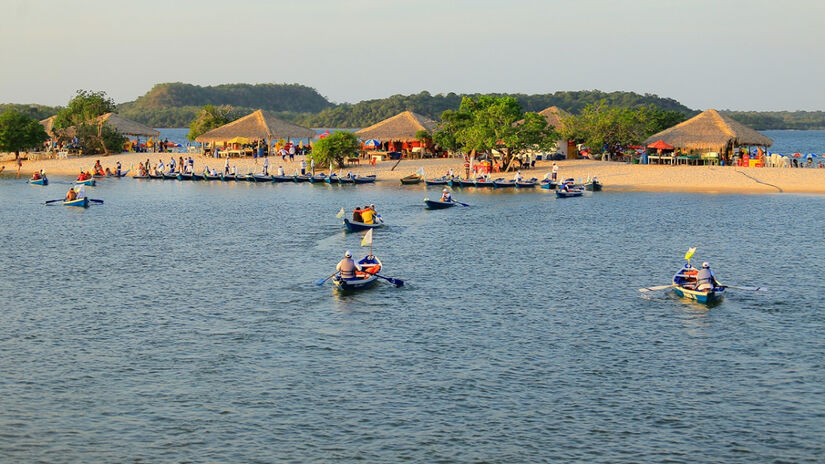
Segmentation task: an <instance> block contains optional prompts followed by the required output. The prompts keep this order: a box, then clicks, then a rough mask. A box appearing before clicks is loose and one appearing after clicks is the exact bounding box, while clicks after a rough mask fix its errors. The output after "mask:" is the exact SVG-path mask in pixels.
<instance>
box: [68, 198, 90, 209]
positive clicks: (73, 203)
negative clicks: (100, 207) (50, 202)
mask: <svg viewBox="0 0 825 464" xmlns="http://www.w3.org/2000/svg"><path fill="white" fill-rule="evenodd" d="M63 206H79V207H81V208H86V207H87V206H89V198H87V197H83V198H78V199H77V200H72V201H64V202H63Z"/></svg>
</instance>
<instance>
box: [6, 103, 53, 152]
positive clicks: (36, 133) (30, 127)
mask: <svg viewBox="0 0 825 464" xmlns="http://www.w3.org/2000/svg"><path fill="white" fill-rule="evenodd" d="M48 139H49V136H48V135H47V134H46V131H45V130H44V129H43V126H42V125H40V123H39V122H37V120H36V119H32V118H30V117H28V116H26V115H25V114H21V113H18V112H17V111H14V110H8V111H6V112H5V113H3V114H2V115H0V151H9V152H12V151H13V152H14V159H18V158H20V150H23V149H26V148H32V147H36V146H37V145H39V144H41V143H43V142H45V141H46V140H48Z"/></svg>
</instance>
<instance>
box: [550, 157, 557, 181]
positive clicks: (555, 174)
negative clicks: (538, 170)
mask: <svg viewBox="0 0 825 464" xmlns="http://www.w3.org/2000/svg"><path fill="white" fill-rule="evenodd" d="M551 172H552V173H553V174H552V176H551V177H550V180H552V181H553V182H555V181H556V180H557V179H558V177H559V166H558V165H557V164H556V162H555V161H554V162H553V170H552V171H551Z"/></svg>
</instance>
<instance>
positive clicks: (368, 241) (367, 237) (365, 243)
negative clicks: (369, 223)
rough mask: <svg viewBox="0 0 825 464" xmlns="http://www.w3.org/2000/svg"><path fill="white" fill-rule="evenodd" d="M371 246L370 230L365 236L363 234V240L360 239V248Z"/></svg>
mask: <svg viewBox="0 0 825 464" xmlns="http://www.w3.org/2000/svg"><path fill="white" fill-rule="evenodd" d="M371 245H372V229H370V230H368V231H367V233H366V234H364V238H362V239H361V246H362V247H364V246H371Z"/></svg>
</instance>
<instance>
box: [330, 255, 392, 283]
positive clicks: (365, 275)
mask: <svg viewBox="0 0 825 464" xmlns="http://www.w3.org/2000/svg"><path fill="white" fill-rule="evenodd" d="M358 266H360V267H361V270H360V271H356V272H355V278H352V279H342V278H341V275H340V274H337V275H336V276H335V277H333V278H332V283H333V284H335V288H337V289H338V290H341V291H357V290H363V289H365V288H369V287H371V286H372V285H373V284H375V282H376V281H377V280H378V277H377V276H376V275H375V274H378V273H379V272H381V267H382V265H381V260H379V259H378V257H377V256H374V255H373V256H370V255H367V256H365V257H364V258H363V259H361V260H360V261H358Z"/></svg>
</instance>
